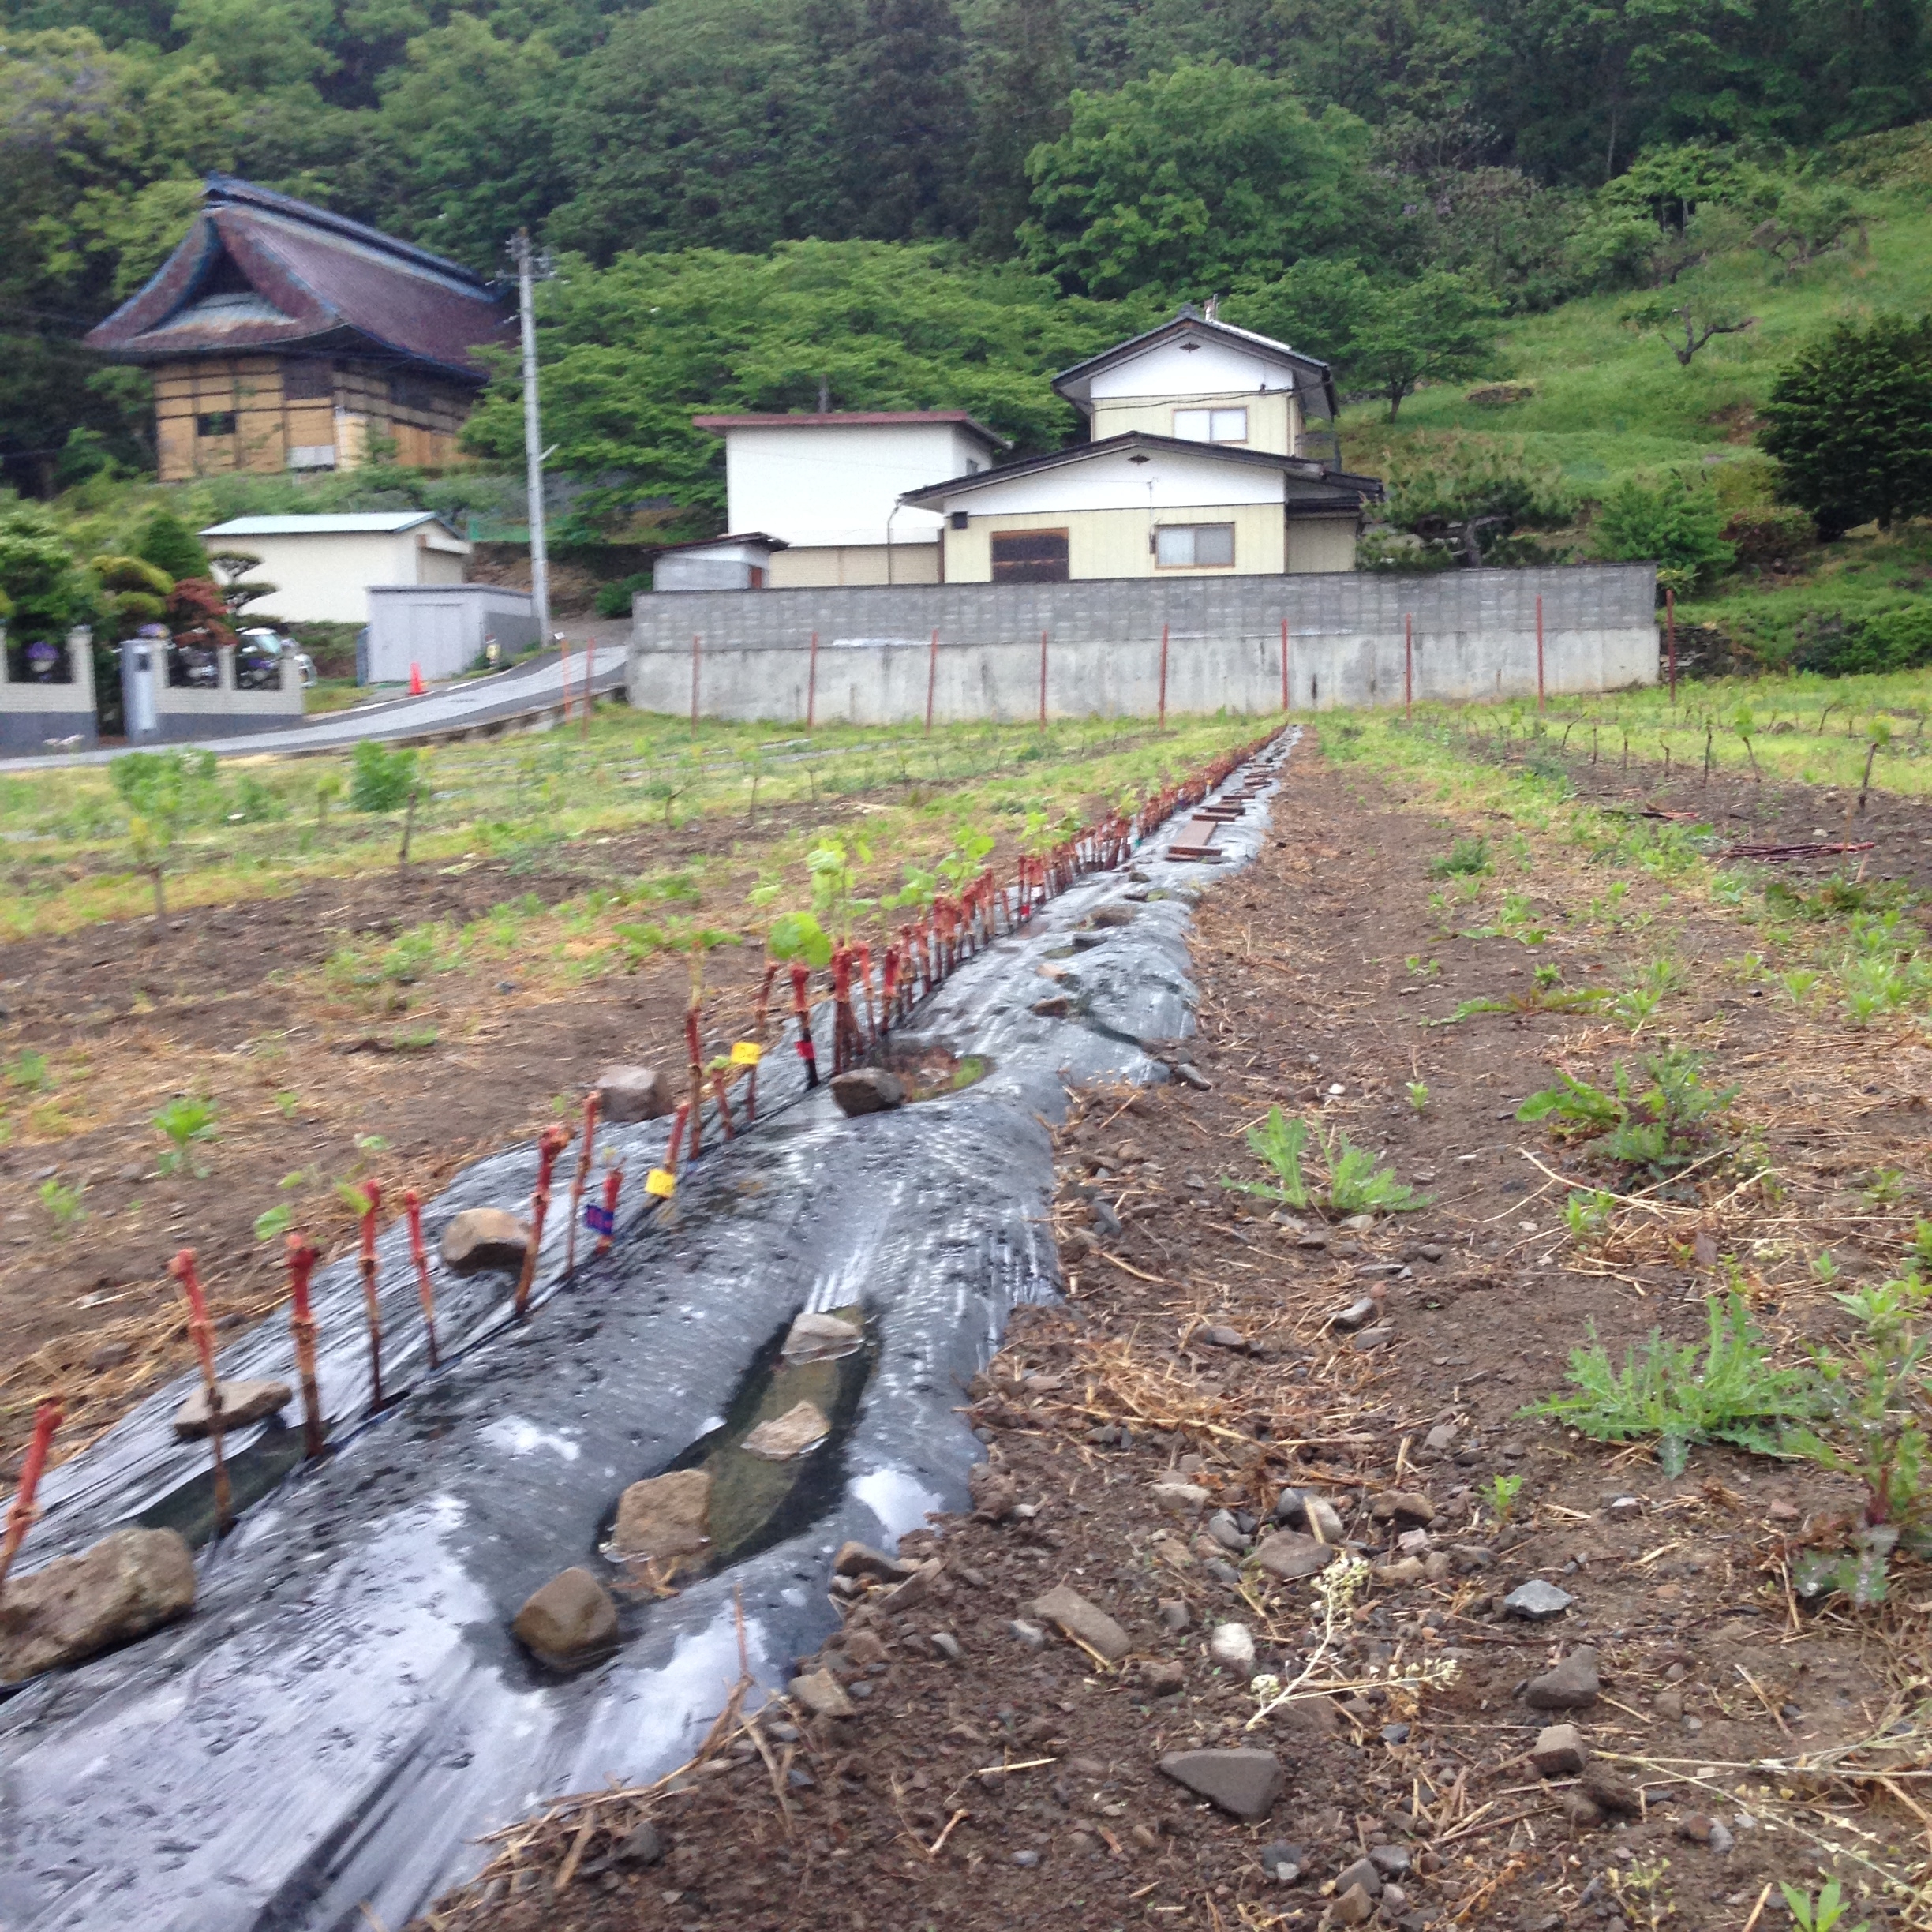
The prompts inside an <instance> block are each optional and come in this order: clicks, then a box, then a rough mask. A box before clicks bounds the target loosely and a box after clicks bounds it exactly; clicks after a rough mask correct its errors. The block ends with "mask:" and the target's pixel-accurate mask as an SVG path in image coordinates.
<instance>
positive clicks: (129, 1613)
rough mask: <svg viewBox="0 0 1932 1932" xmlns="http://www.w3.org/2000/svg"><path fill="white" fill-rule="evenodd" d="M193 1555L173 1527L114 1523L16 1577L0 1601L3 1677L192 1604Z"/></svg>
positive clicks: (80, 1651) (152, 1624) (124, 1634)
mask: <svg viewBox="0 0 1932 1932" xmlns="http://www.w3.org/2000/svg"><path fill="white" fill-rule="evenodd" d="M194 1600H195V1568H194V1558H193V1555H192V1554H191V1553H190V1552H189V1548H188V1545H187V1544H186V1543H185V1542H184V1541H182V1538H181V1537H179V1536H178V1535H177V1534H176V1533H174V1531H173V1530H172V1529H116V1530H114V1531H113V1532H112V1533H110V1534H109V1535H107V1536H105V1537H102V1538H101V1540H100V1541H99V1542H98V1543H96V1544H95V1545H94V1547H93V1548H92V1549H89V1550H84V1551H83V1552H81V1553H80V1555H79V1556H57V1557H55V1558H54V1560H53V1561H52V1562H51V1563H48V1564H47V1566H46V1567H44V1568H43V1569H39V1570H36V1571H31V1572H30V1573H29V1574H27V1575H25V1576H21V1577H16V1578H13V1579H12V1580H11V1581H10V1582H9V1583H8V1585H7V1589H6V1598H5V1600H4V1601H3V1602H0V1683H21V1682H23V1681H24V1679H27V1678H29V1677H33V1676H38V1675H39V1672H42V1671H44V1670H52V1669H54V1668H56V1667H58V1665H60V1664H77V1663H79V1662H80V1661H81V1659H82V1658H84V1657H93V1656H95V1655H96V1654H97V1653H99V1652H100V1651H103V1650H110V1649H114V1646H116V1645H118V1644H124V1643H129V1642H133V1639H134V1638H137V1637H144V1636H146V1635H147V1634H148V1631H152V1630H155V1629H158V1628H159V1627H160V1626H161V1625H162V1624H163V1623H170V1622H171V1621H172V1620H173V1619H174V1618H176V1617H178V1616H185V1615H186V1614H187V1613H188V1612H189V1611H190V1610H192V1609H193V1608H194Z"/></svg>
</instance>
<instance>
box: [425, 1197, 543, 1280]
mask: <svg viewBox="0 0 1932 1932" xmlns="http://www.w3.org/2000/svg"><path fill="white" fill-rule="evenodd" d="M529 1247H530V1230H529V1229H528V1228H526V1226H524V1225H523V1223H522V1222H521V1221H519V1219H517V1218H516V1216H515V1215H513V1214H507V1213H505V1212H504V1210H503V1209H502V1208H500V1207H466V1208H464V1210H463V1211H462V1213H461V1214H459V1215H457V1216H456V1217H455V1219H454V1220H452V1221H451V1222H450V1224H449V1226H447V1227H446V1228H445V1229H444V1230H443V1265H444V1267H446V1268H447V1269H448V1270H449V1271H450V1272H451V1274H452V1275H486V1274H488V1273H489V1272H490V1271H491V1270H492V1269H500V1270H508V1269H513V1268H521V1267H522V1265H523V1256H524V1254H525V1252H526V1250H527V1249H528V1248H529Z"/></svg>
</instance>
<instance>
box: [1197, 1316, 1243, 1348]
mask: <svg viewBox="0 0 1932 1932" xmlns="http://www.w3.org/2000/svg"><path fill="white" fill-rule="evenodd" d="M1194 1339H1195V1340H1196V1342H1204V1343H1205V1344H1206V1345H1207V1347H1209V1348H1218V1349H1237V1350H1239V1349H1245V1348H1246V1347H1247V1346H1248V1338H1247V1337H1246V1336H1245V1335H1243V1334H1242V1333H1241V1331H1240V1330H1239V1329H1238V1328H1230V1327H1227V1326H1226V1324H1224V1323H1221V1322H1216V1323H1215V1324H1214V1325H1213V1327H1209V1328H1196V1330H1195V1331H1194Z"/></svg>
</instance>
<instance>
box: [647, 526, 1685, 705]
mask: <svg viewBox="0 0 1932 1932" xmlns="http://www.w3.org/2000/svg"><path fill="white" fill-rule="evenodd" d="M1539 597H1540V598H1541V601H1542V616H1543V659H1544V687H1545V688H1546V689H1547V690H1548V691H1552V692H1563V691H1608V690H1614V689H1616V688H1618V687H1623V686H1626V685H1631V684H1651V683H1655V682H1656V681H1657V578H1656V572H1655V571H1654V569H1653V567H1652V566H1651V565H1649V564H1585V565H1576V566H1572V567H1567V568H1563V569H1546V570H1523V571H1450V572H1443V573H1442V574H1440V575H1428V576H1393V575H1381V574H1379V573H1378V574H1367V573H1363V574H1359V575H1358V574H1356V573H1354V572H1349V573H1345V574H1343V573H1338V574H1336V575H1322V576H1289V577H1219V578H1193V579H1190V580H1187V581H1184V582H1153V583H1149V582H1145V581H1144V580H1139V581H1129V580H1115V581H1108V582H1088V583H1065V584H936V585H931V586H923V585H897V586H892V587H890V588H888V587H886V586H878V587H874V588H867V589H852V590H754V591H717V592H697V593H690V592H687V593H683V594H680V595H679V596H676V597H657V596H653V595H650V594H649V593H646V594H643V595H640V596H639V597H638V598H637V599H636V601H635V605H634V606H633V625H632V634H631V658H630V673H629V695H630V699H631V704H632V706H634V707H635V708H636V709H638V710H648V711H668V712H673V713H690V712H691V710H693V709H694V708H695V710H697V712H698V714H699V715H700V716H701V717H717V718H733V719H754V718H758V719H769V720H772V721H777V722H781V723H802V722H803V721H804V720H805V718H806V717H807V713H808V710H809V712H810V714H811V716H812V717H814V718H815V719H818V720H822V721H826V722H827V723H831V722H839V723H847V724H854V725H886V724H900V723H905V722H908V721H919V720H923V718H924V717H925V716H926V713H927V691H928V680H930V691H931V705H932V715H933V717H934V719H935V721H941V722H949V723H950V722H959V721H968V720H973V719H982V718H991V719H1006V720H1017V719H1025V718H1030V717H1037V716H1038V715H1039V709H1040V664H1041V643H1040V640H1041V635H1042V633H1043V632H1044V633H1045V635H1046V639H1047V646H1046V665H1047V698H1046V709H1047V716H1048V717H1096V716H1098V717H1148V716H1150V715H1151V714H1153V713H1155V712H1156V711H1158V710H1159V708H1160V702H1161V684H1162V664H1163V655H1164V657H1165V660H1166V707H1167V709H1168V710H1170V711H1173V712H1177V713H1188V712H1211V711H1219V710H1229V711H1237V712H1248V713H1257V714H1260V713H1268V712H1273V711H1279V710H1282V660H1283V650H1282V626H1283V624H1284V623H1286V626H1287V649H1286V669H1287V686H1288V691H1287V702H1288V708H1290V709H1291V710H1297V711H1302V710H1329V709H1331V707H1334V706H1359V705H1378V704H1381V705H1386V704H1400V703H1401V702H1402V696H1403V681H1404V660H1405V647H1404V627H1405V620H1409V621H1410V623H1413V636H1414V644H1413V690H1414V695H1415V696H1416V697H1417V698H1419V699H1420V698H1437V699H1444V700H1451V701H1464V700H1480V699H1483V698H1512V697H1522V696H1533V695H1535V692H1536V689H1537V600H1538V598H1539ZM1163 627H1165V629H1166V649H1165V652H1164V653H1163V646H1162V631H1163ZM814 632H816V633H817V635H818V649H817V651H816V653H815V657H816V662H815V665H814V650H813V646H812V638H813V634H814ZM935 632H936V633H937V634H938V647H937V650H934V646H933V643H932V639H933V636H934V633H935ZM694 638H695V639H696V640H697V644H696V648H695V650H694V647H693V640H694Z"/></svg>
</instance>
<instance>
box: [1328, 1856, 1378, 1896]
mask: <svg viewBox="0 0 1932 1932" xmlns="http://www.w3.org/2000/svg"><path fill="white" fill-rule="evenodd" d="M1354 1885H1360V1886H1361V1889H1363V1890H1364V1891H1365V1892H1366V1893H1368V1896H1370V1897H1371V1898H1380V1896H1382V1874H1380V1872H1379V1871H1377V1870H1376V1868H1375V1865H1374V1863H1373V1861H1372V1860H1371V1859H1366V1858H1358V1859H1357V1860H1356V1861H1355V1863H1354V1864H1353V1865H1350V1866H1347V1867H1346V1869H1345V1870H1342V1872H1341V1873H1340V1874H1339V1875H1338V1876H1337V1878H1336V1879H1335V1896H1337V1897H1338V1898H1339V1897H1340V1896H1341V1895H1342V1893H1344V1892H1346V1891H1347V1890H1349V1889H1350V1887H1351V1886H1354Z"/></svg>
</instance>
